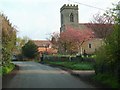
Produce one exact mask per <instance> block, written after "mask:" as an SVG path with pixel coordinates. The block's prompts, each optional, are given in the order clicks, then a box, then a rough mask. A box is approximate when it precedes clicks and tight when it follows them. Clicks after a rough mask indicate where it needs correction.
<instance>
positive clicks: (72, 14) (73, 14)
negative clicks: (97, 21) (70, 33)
mask: <svg viewBox="0 0 120 90" xmlns="http://www.w3.org/2000/svg"><path fill="white" fill-rule="evenodd" d="M60 14H61V27H60V32H63V31H65V27H66V26H69V25H70V26H72V27H74V28H76V27H78V23H79V21H78V19H79V18H78V5H72V4H70V5H69V4H68V5H66V4H64V5H63V6H62V7H61V9H60Z"/></svg>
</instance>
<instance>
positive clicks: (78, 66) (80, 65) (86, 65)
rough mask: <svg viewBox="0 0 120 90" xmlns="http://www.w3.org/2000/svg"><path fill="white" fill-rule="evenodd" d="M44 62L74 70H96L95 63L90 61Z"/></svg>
mask: <svg viewBox="0 0 120 90" xmlns="http://www.w3.org/2000/svg"><path fill="white" fill-rule="evenodd" d="M44 63H47V64H51V65H58V66H62V67H65V68H68V69H72V70H94V67H93V66H94V64H93V63H90V62H70V61H44Z"/></svg>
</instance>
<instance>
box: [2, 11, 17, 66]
mask: <svg viewBox="0 0 120 90" xmlns="http://www.w3.org/2000/svg"><path fill="white" fill-rule="evenodd" d="M0 20H2V21H1V22H0V26H1V27H2V65H3V66H4V65H9V63H10V62H11V58H12V54H13V53H14V52H13V50H14V47H15V43H16V32H17V31H16V28H15V27H13V26H12V24H11V23H10V21H9V19H8V18H7V17H6V16H5V15H4V14H1V13H0Z"/></svg>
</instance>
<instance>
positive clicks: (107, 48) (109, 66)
mask: <svg viewBox="0 0 120 90" xmlns="http://www.w3.org/2000/svg"><path fill="white" fill-rule="evenodd" d="M111 10H112V15H113V17H114V20H115V23H114V30H113V32H112V33H111V35H109V36H107V38H106V40H105V44H104V46H102V47H101V49H100V50H99V51H98V52H97V58H96V70H95V71H96V72H97V73H111V74H112V75H114V76H116V77H118V81H119V83H120V17H119V15H118V13H117V12H116V10H120V6H119V5H117V6H116V8H115V9H111ZM107 15H109V13H107ZM110 15H111V14H110Z"/></svg>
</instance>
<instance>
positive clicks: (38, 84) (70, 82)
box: [3, 61, 95, 88]
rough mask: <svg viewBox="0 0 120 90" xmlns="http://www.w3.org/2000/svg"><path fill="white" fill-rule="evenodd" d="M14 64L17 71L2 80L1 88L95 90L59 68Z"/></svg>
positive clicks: (29, 63)
mask: <svg viewBox="0 0 120 90" xmlns="http://www.w3.org/2000/svg"><path fill="white" fill-rule="evenodd" d="M14 63H15V64H17V65H18V66H19V70H17V71H16V72H13V73H12V75H9V76H7V78H3V88H95V87H94V86H92V85H88V84H87V83H85V82H83V81H82V80H80V79H79V78H77V77H74V76H72V75H71V74H69V73H68V72H66V71H64V70H61V69H59V68H55V67H50V66H47V65H43V64H40V63H36V62H32V61H27V62H18V61H16V62H14Z"/></svg>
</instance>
